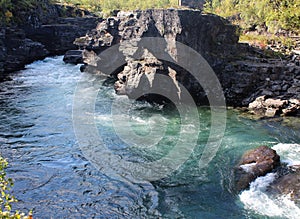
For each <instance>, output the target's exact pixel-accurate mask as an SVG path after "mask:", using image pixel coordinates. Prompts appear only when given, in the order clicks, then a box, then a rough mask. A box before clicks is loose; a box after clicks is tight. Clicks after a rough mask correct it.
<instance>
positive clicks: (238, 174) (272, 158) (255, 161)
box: [234, 146, 280, 191]
mask: <svg viewBox="0 0 300 219" xmlns="http://www.w3.org/2000/svg"><path fill="white" fill-rule="evenodd" d="M279 165H280V157H279V156H278V154H277V153H276V151H275V150H273V149H271V148H269V147H267V146H260V147H258V148H256V149H253V150H250V151H247V152H246V153H245V154H244V155H243V156H242V158H241V160H240V162H239V164H238V166H237V167H236V168H235V169H234V177H235V190H236V191H241V190H244V189H246V188H248V187H249V185H250V183H251V182H252V181H254V180H255V179H256V178H257V177H259V176H264V175H266V174H267V173H269V172H272V170H274V168H275V167H277V166H279Z"/></svg>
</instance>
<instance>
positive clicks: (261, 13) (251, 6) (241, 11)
mask: <svg viewBox="0 0 300 219" xmlns="http://www.w3.org/2000/svg"><path fill="white" fill-rule="evenodd" d="M299 8H300V0H260V1H259V2H257V1H256V0H207V1H206V4H205V7H204V10H205V11H206V12H209V13H215V14H218V15H220V16H222V17H229V16H233V15H237V14H238V15H240V17H241V21H239V24H240V25H241V26H242V27H244V28H249V27H251V26H253V25H260V26H265V27H267V28H268V30H269V31H270V32H277V31H278V30H279V29H285V30H292V31H295V32H300V10H299Z"/></svg>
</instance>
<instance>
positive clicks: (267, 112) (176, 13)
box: [75, 9, 300, 117]
mask: <svg viewBox="0 0 300 219" xmlns="http://www.w3.org/2000/svg"><path fill="white" fill-rule="evenodd" d="M143 37H160V38H162V39H165V40H166V42H168V43H167V44H168V45H167V46H166V49H165V51H167V52H168V54H169V55H170V57H171V58H173V59H175V60H176V57H177V55H178V54H177V52H178V48H177V47H176V44H175V42H180V43H183V44H184V45H187V46H188V47H190V48H192V49H194V50H195V51H197V52H198V53H199V54H201V55H202V56H203V57H204V58H205V60H206V61H207V62H208V63H209V65H210V66H211V67H212V69H213V70H214V72H215V75H216V76H217V77H218V79H219V81H220V83H221V86H222V88H223V93H224V96H225V98H226V103H227V104H228V105H231V106H239V107H240V106H242V107H248V105H249V104H250V103H252V102H254V101H255V99H256V98H258V97H261V96H265V100H266V99H273V103H274V101H275V102H278V101H279V102H283V103H284V104H283V105H282V106H281V103H280V104H279V103H274V104H275V105H274V104H273V103H266V104H267V105H268V106H267V107H265V106H263V107H262V108H261V109H260V108H258V107H256V106H255V105H256V103H253V104H252V107H250V110H251V111H252V112H254V113H256V112H262V114H263V116H270V117H271V116H275V115H279V114H283V115H295V114H297V113H298V112H299V110H298V106H297V104H295V103H294V102H295V101H294V100H299V99H300V96H299V93H300V90H299V85H300V83H299V80H300V67H299V66H298V65H297V63H296V62H293V61H289V60H281V59H276V58H267V57H265V56H264V55H263V53H262V52H260V51H257V50H256V49H254V48H252V47H249V46H248V45H245V44H239V43H238V35H237V28H236V27H235V26H233V25H231V24H230V23H229V22H228V21H226V20H224V19H222V18H220V17H218V16H215V15H204V14H201V12H200V11H195V10H175V9H172V10H147V11H135V12H119V13H118V16H117V17H111V18H108V19H107V20H104V21H102V22H100V23H98V25H97V27H96V28H95V29H93V30H91V31H89V33H88V34H86V35H85V36H83V37H80V38H77V39H76V40H75V44H76V45H77V46H78V47H79V49H81V50H83V51H84V52H83V61H84V63H85V64H86V66H85V71H89V72H94V73H103V72H104V73H106V74H111V75H112V76H113V77H114V78H116V79H117V80H118V81H117V82H116V84H115V89H116V92H117V93H118V94H122V95H128V96H129V97H132V98H134V97H135V95H132V94H134V93H136V92H135V89H136V88H139V89H141V90H145V91H146V90H149V87H151V84H159V81H158V79H157V78H158V77H157V75H159V74H161V75H166V76H169V77H170V80H171V81H173V85H172V86H169V88H168V89H169V91H168V89H165V91H166V93H165V94H166V95H165V96H176V95H177V93H178V92H180V91H179V90H178V89H177V88H178V87H179V86H178V85H183V86H184V87H185V88H186V89H187V90H188V92H189V93H190V94H191V95H192V97H193V98H194V100H195V102H196V103H197V104H199V105H205V104H208V101H207V90H206V91H204V89H203V87H202V86H201V85H200V83H199V81H197V80H195V78H194V77H193V76H191V74H189V72H188V71H187V70H185V69H183V68H180V67H179V66H176V65H172V64H170V63H168V62H166V61H165V60H162V59H159V58H158V57H157V56H156V55H155V54H154V53H153V51H151V49H150V50H148V51H146V49H145V48H144V49H142V51H141V49H140V48H139V47H138V45H139V43H140V42H141V39H142V38H143ZM128 41H132V42H133V43H131V44H127V45H125V44H126V42H128ZM114 46H116V47H114ZM153 46H154V47H155V46H157V45H155V44H154V45H153ZM108 48H114V49H112V50H114V52H113V53H110V55H108V56H107V57H105V56H101V55H102V54H103V53H104V51H107V49H108ZM138 48H139V49H138ZM136 53H138V54H142V55H141V56H139V57H138V58H137V56H136ZM147 55H149V56H150V57H151V56H154V58H151V59H147ZM120 60H121V61H120ZM197 64H198V63H191V65H197ZM113 68H114V69H113ZM150 68H153V69H151V70H150ZM199 69H201V68H200V67H199ZM118 74H119V75H118ZM150 75H151V77H150ZM148 76H149V77H148ZM199 76H200V77H201V70H200V71H199ZM156 82H157V83H156ZM149 84H150V86H149ZM142 86H146V87H144V88H142ZM172 92H175V93H174V94H172ZM212 92H213V91H212ZM145 96H146V95H145ZM151 98H152V97H151V95H148V96H146V99H148V100H149V99H151ZM181 99H183V98H181ZM268 101H271V100H268ZM278 104H279V105H280V106H278ZM263 105H264V104H263Z"/></svg>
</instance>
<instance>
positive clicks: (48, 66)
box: [0, 56, 300, 219]
mask: <svg viewBox="0 0 300 219" xmlns="http://www.w3.org/2000/svg"><path fill="white" fill-rule="evenodd" d="M82 77H87V79H88V80H89V82H90V84H103V78H99V77H96V76H93V75H89V74H87V73H81V72H80V71H79V66H74V65H69V64H64V62H63V61H62V57H61V56H58V57H50V58H46V59H45V60H43V61H37V62H34V63H32V64H30V65H28V66H27V68H26V69H25V70H23V71H20V72H16V73H14V74H13V75H12V80H11V81H6V82H3V83H1V86H0V108H1V111H0V147H1V150H0V152H1V154H2V156H4V157H6V158H8V161H9V167H8V169H7V172H8V175H9V177H11V178H13V179H14V181H15V185H14V188H13V191H12V192H13V194H14V195H15V196H16V198H17V199H18V200H19V202H18V203H16V204H15V205H14V208H17V209H20V210H22V211H25V212H26V211H28V210H30V209H32V210H33V214H34V218H295V219H296V218H299V215H300V208H299V206H297V205H295V204H294V203H293V202H292V201H290V200H289V199H288V198H287V197H276V198H275V197H272V196H271V194H268V193H267V191H266V187H267V186H268V184H269V183H271V182H272V180H274V177H275V176H274V175H272V174H269V175H267V176H265V177H260V178H258V179H257V180H256V181H255V182H254V183H252V184H251V186H250V188H249V189H248V190H245V191H243V192H241V193H240V194H236V193H235V192H234V191H233V189H232V187H233V181H232V179H233V176H232V169H233V167H234V166H235V165H236V164H237V162H238V161H239V159H240V157H241V156H242V154H243V153H244V152H245V151H246V150H249V149H252V148H255V147H257V146H260V145H268V146H270V147H274V148H275V149H276V150H277V151H278V153H279V155H280V156H281V159H282V160H283V161H284V162H289V163H300V149H299V148H300V146H299V145H298V144H299V143H300V119H297V118H285V119H281V118H279V119H272V120H271V119H269V120H250V119H249V118H247V117H245V116H243V115H242V114H241V113H240V112H237V111H235V110H228V111H227V123H226V131H225V134H224V137H223V139H222V144H221V146H220V147H219V149H218V151H217V153H216V156H215V157H214V158H213V160H212V161H211V162H210V163H209V165H208V166H207V167H206V168H203V169H201V168H199V165H198V161H199V159H200V157H201V154H202V151H203V149H204V147H205V145H206V141H207V139H208V136H209V131H210V110H209V109H208V108H199V109H198V112H199V118H200V131H199V136H198V141H197V145H196V146H195V148H194V150H193V151H192V153H191V155H190V156H189V158H188V159H187V160H186V161H185V162H184V163H183V164H182V165H181V166H180V168H179V169H178V170H176V171H174V172H173V173H170V175H168V176H167V177H164V178H162V179H159V180H156V181H152V182H149V181H145V180H144V181H141V182H136V181H134V180H130V179H128V178H126V177H122V174H120V172H121V173H122V170H120V171H119V172H118V173H116V174H114V175H113V174H110V173H108V172H107V171H106V169H107V168H106V167H105V163H104V164H102V165H104V166H103V168H99V166H95V165H93V163H92V162H90V160H89V159H87V157H86V156H85V154H84V153H83V151H82V150H81V147H80V145H79V142H78V139H77V138H76V135H75V133H74V127H73V120H72V119H73V118H74V117H72V116H73V115H72V112H73V111H72V110H73V108H74V106H73V104H74V102H73V101H74V92H75V89H76V86H77V85H78V82H79V81H80V79H81V78H82ZM87 89H88V88H87ZM118 98H124V97H119V96H116V95H115V93H114V90H113V88H112V86H105V85H101V86H100V91H99V93H98V95H97V98H96V103H95V113H94V115H93V118H94V122H95V124H96V128H97V130H98V132H99V136H101V138H102V141H103V143H104V144H105V145H106V146H107V148H109V150H111V151H112V153H114V154H117V155H118V156H119V157H120V158H121V159H127V160H131V161H132V162H143V161H145V160H148V161H149V160H150V161H151V160H156V159H159V158H160V157H163V156H165V155H166V154H167V153H168V152H169V151H171V150H172V147H173V146H174V142H178V141H179V139H178V132H179V130H180V116H179V115H178V112H177V111H176V110H173V109H166V108H164V107H162V106H153V105H150V104H147V103H133V104H132V106H131V108H130V115H131V120H130V121H131V124H130V128H132V129H133V130H134V131H135V132H136V133H138V134H139V135H140V136H143V135H145V136H146V135H147V134H148V133H149V121H150V122H152V123H153V124H150V126H151V125H152V126H155V127H156V128H158V130H159V129H160V128H161V130H163V129H164V127H160V126H163V125H164V124H167V128H166V130H165V132H163V136H162V139H161V141H160V142H159V143H158V144H157V146H156V147H152V148H150V149H149V148H145V147H140V148H139V147H130V145H128V144H126V142H124V141H122V138H120V137H119V136H118V135H117V134H116V132H115V125H117V126H118V127H121V128H122V127H124V128H125V129H126V128H128V124H127V123H126V124H125V122H124V124H123V123H122V121H123V120H118V121H119V123H118V124H115V125H114V124H113V117H114V115H113V114H112V113H111V106H112V103H113V102H114V100H116V99H118ZM82 101H84V96H83V98H82ZM153 115H158V116H159V121H156V120H151V119H150V118H151V116H153ZM82 116H85V115H82ZM118 116H122V115H118ZM155 121H156V122H155ZM162 121H163V122H162ZM196 137H197V136H195V138H196ZM86 138H87V139H86V140H87V141H88V140H89V136H86ZM154 138H158V137H157V136H156V137H155V136H154ZM107 165H110V163H107ZM124 171H126V169H125V170H124Z"/></svg>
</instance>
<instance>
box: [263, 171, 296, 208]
mask: <svg viewBox="0 0 300 219" xmlns="http://www.w3.org/2000/svg"><path fill="white" fill-rule="evenodd" d="M291 168H293V167H291ZM293 169H294V171H292V172H290V173H288V174H286V175H284V176H282V177H279V178H278V179H277V180H275V181H274V182H273V183H272V184H271V185H270V188H269V189H270V190H271V191H273V192H276V193H279V194H283V195H288V196H290V198H291V199H292V200H294V201H295V202H296V203H300V169H299V167H295V168H293Z"/></svg>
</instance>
